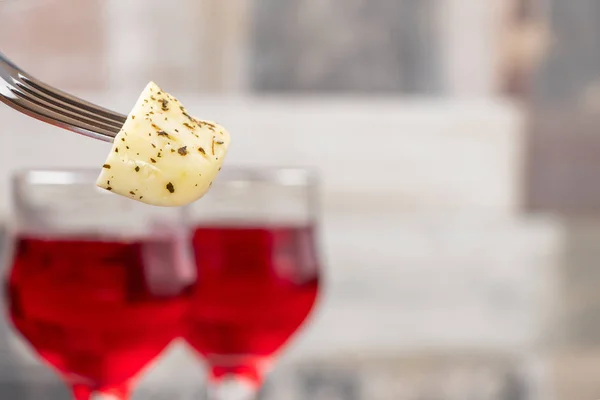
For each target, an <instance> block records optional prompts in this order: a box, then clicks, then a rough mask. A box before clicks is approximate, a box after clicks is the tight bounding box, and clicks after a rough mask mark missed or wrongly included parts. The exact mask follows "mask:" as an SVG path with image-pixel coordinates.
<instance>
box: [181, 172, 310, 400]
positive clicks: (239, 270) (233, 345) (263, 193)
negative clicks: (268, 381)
mask: <svg viewBox="0 0 600 400" xmlns="http://www.w3.org/2000/svg"><path fill="white" fill-rule="evenodd" d="M315 191H316V178H315V175H314V174H313V173H311V172H309V171H307V170H304V169H294V168H274V169H253V168H237V169H236V168H230V169H227V170H225V169H224V170H223V171H222V172H221V173H220V174H219V176H218V178H217V180H216V181H215V182H214V185H213V187H212V189H211V190H210V191H209V193H208V194H207V195H206V196H205V197H204V198H203V199H202V200H201V201H199V202H197V203H195V204H192V205H191V206H189V207H188V210H187V211H188V216H187V218H188V220H189V221H191V223H192V225H193V238H192V246H193V250H194V254H195V260H196V268H197V277H198V279H197V281H196V284H195V286H194V294H193V298H192V302H191V307H190V311H189V314H188V316H187V318H186V320H187V323H186V325H187V331H186V334H185V339H186V340H187V342H188V343H189V344H190V345H191V346H192V348H194V349H195V350H196V351H197V352H198V353H199V354H200V355H201V356H202V357H203V358H204V360H205V361H206V363H207V364H208V368H209V381H208V382H209V385H208V391H207V397H208V398H209V399H210V400H231V399H250V398H253V397H254V395H255V394H256V391H257V390H258V389H259V387H260V385H261V383H262V380H263V378H264V376H265V373H266V372H268V370H269V368H270V366H271V364H272V363H273V361H274V358H275V357H276V355H277V353H278V352H279V351H280V350H281V348H282V347H283V346H284V344H285V343H287V342H288V340H289V339H290V337H291V336H292V335H293V334H294V333H295V332H296V331H297V330H298V329H299V328H300V327H301V326H302V324H303V323H304V322H305V320H306V318H307V317H308V316H309V314H310V313H311V311H312V309H313V306H314V304H315V301H316V299H317V294H318V289H319V278H320V265H319V262H318V256H317V249H316V243H315V242H316V237H315V234H316V223H317V201H316V193H315Z"/></svg>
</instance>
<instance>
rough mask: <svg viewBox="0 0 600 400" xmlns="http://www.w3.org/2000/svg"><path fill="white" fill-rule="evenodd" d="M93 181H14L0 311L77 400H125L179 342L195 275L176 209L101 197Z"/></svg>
mask: <svg viewBox="0 0 600 400" xmlns="http://www.w3.org/2000/svg"><path fill="white" fill-rule="evenodd" d="M97 174H98V172H97V171H96V170H33V171H25V172H20V173H18V174H16V176H15V177H14V180H13V200H14V217H15V220H14V226H13V229H12V235H11V240H12V242H13V245H12V246H11V247H12V248H11V251H12V255H11V259H12V268H11V269H10V271H9V272H8V273H7V279H6V290H7V296H8V312H9V317H10V319H11V321H12V323H13V325H14V327H15V328H16V330H17V331H18V332H20V334H21V335H22V336H23V337H24V338H25V340H26V342H28V343H29V345H31V347H32V348H33V349H34V350H35V351H36V352H37V354H38V355H39V356H40V357H41V359H42V360H43V361H45V362H46V363H47V364H50V365H51V366H52V367H54V369H55V370H56V371H57V372H58V373H59V374H60V375H61V376H62V378H63V379H64V380H65V382H66V383H68V384H69V385H70V387H71V388H72V392H73V396H74V398H75V399H76V400H86V399H89V398H90V397H91V396H92V394H94V393H97V394H99V395H106V396H107V397H109V398H113V399H118V400H124V399H127V398H128V395H129V393H130V391H131V387H132V385H133V383H134V380H135V379H136V378H137V377H138V376H139V375H140V372H141V371H142V370H143V369H144V368H146V367H148V366H149V365H151V362H152V361H153V360H155V359H156V358H157V357H158V356H159V355H160V354H161V352H163V350H164V349H165V348H166V347H167V346H168V345H169V344H170V343H171V341H172V340H173V339H175V338H176V337H179V336H181V333H182V328H183V326H182V322H183V320H182V318H183V316H184V313H185V311H186V307H188V300H189V295H190V294H191V285H192V283H193V281H194V280H195V275H194V274H195V271H194V268H193V266H192V264H191V258H189V257H188V259H187V260H186V252H189V248H188V247H187V246H186V243H185V242H183V241H182V239H181V237H180V235H181V234H183V233H182V232H181V231H182V229H181V228H182V226H183V225H182V219H181V217H182V212H181V209H174V208H160V207H152V206H149V205H146V204H142V203H138V202H134V201H131V200H129V199H126V198H124V197H121V196H118V195H115V194H112V193H109V192H107V191H105V190H101V189H99V188H97V187H96V186H95V180H96V176H97ZM190 255H191V254H190Z"/></svg>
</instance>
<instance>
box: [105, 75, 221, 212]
mask: <svg viewBox="0 0 600 400" xmlns="http://www.w3.org/2000/svg"><path fill="white" fill-rule="evenodd" d="M228 146H229V133H227V131H226V130H225V129H224V128H223V127H222V126H220V125H218V124H217V123H215V122H210V121H203V120H199V119H197V118H194V117H192V116H190V115H189V114H188V113H187V111H186V110H185V108H184V107H183V106H182V105H181V103H179V101H178V100H177V99H175V98H174V97H173V96H171V95H169V94H167V93H165V92H164V91H163V90H161V89H160V88H159V87H158V86H157V85H156V84H155V83H154V82H150V83H149V84H148V86H146V88H145V89H144V91H143V92H142V94H141V95H140V98H139V99H138V101H137V103H136V105H135V107H134V108H133V110H132V111H131V113H130V114H129V116H128V117H127V121H125V124H124V125H123V128H122V129H121V131H120V132H119V133H118V135H117V136H116V137H115V141H114V143H113V147H112V150H111V152H110V154H109V155H108V157H107V159H106V162H105V163H104V166H103V168H102V172H101V173H100V176H99V177H98V181H97V182H96V184H97V185H98V186H99V187H101V188H104V189H106V190H110V191H112V192H114V193H118V194H120V195H123V196H127V197H130V198H132V199H135V200H139V201H141V202H144V203H148V204H152V205H156V206H181V205H185V204H188V203H191V202H193V201H195V200H198V199H199V198H200V197H202V196H203V195H204V194H205V193H206V192H207V191H208V189H209V188H210V186H211V184H212V182H213V180H214V179H215V177H216V176H217V173H218V171H219V170H220V169H221V164H222V163H223V158H224V157H225V154H226V153H227V148H228Z"/></svg>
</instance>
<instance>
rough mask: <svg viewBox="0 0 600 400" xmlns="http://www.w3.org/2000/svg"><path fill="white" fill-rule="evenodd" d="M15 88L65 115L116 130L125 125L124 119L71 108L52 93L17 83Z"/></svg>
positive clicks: (76, 107) (69, 104)
mask: <svg viewBox="0 0 600 400" xmlns="http://www.w3.org/2000/svg"><path fill="white" fill-rule="evenodd" d="M17 87H18V88H19V89H21V90H22V91H23V92H26V93H27V94H28V95H30V96H31V97H32V98H36V99H37V100H39V101H40V102H42V103H44V104H48V105H51V106H52V108H53V109H55V110H61V111H63V112H64V113H65V114H69V115H74V116H81V118H84V119H86V120H87V121H90V122H94V123H98V124H102V125H106V126H112V127H115V128H116V129H117V130H118V129H121V127H122V126H123V124H124V123H125V117H123V119H122V120H116V119H115V118H114V117H115V116H113V118H107V117H104V116H103V115H99V114H95V113H93V112H89V111H87V110H86V109H84V108H81V107H78V106H75V107H72V106H71V104H73V103H72V102H69V103H67V102H64V101H62V99H60V98H58V97H55V96H53V94H54V93H51V92H45V91H44V92H42V91H40V90H38V89H37V88H36V87H35V86H27V85H24V84H22V83H20V82H17Z"/></svg>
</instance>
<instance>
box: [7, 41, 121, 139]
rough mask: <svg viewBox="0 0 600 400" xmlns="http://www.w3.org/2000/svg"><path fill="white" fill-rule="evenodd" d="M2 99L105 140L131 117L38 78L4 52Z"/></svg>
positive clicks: (112, 136)
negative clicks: (24, 69) (82, 98)
mask: <svg viewBox="0 0 600 400" xmlns="http://www.w3.org/2000/svg"><path fill="white" fill-rule="evenodd" d="M0 101H2V102H3V103H5V104H6V105H8V106H10V107H12V108H14V109H16V110H17V111H20V112H22V113H24V114H27V115H29V116H30V117H33V118H37V119H39V120H41V121H44V122H47V123H49V124H52V125H55V126H58V127H61V128H64V129H68V130H70V131H73V132H76V133H80V134H82V135H85V136H89V137H92V138H94V139H100V140H103V141H105V142H112V141H113V140H114V138H115V136H116V135H117V133H118V132H119V130H120V129H121V127H122V126H123V124H124V123H125V120H126V118H127V117H126V116H125V115H122V114H119V113H116V112H114V111H110V110H108V109H106V108H103V107H100V106H97V105H94V104H92V103H89V102H87V101H85V100H81V99H79V98H77V97H75V96H72V95H70V94H67V93H65V92H62V91H60V90H58V89H55V88H53V87H52V86H49V85H46V84H45V83H43V82H40V81H38V80H37V79H35V78H33V77H31V76H30V75H28V74H27V73H25V72H23V71H22V70H21V69H20V68H19V67H17V66H16V65H15V64H14V63H13V62H12V61H10V60H9V59H8V58H6V56H5V55H4V54H2V53H1V52H0Z"/></svg>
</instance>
